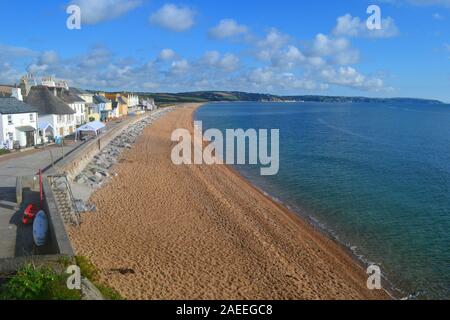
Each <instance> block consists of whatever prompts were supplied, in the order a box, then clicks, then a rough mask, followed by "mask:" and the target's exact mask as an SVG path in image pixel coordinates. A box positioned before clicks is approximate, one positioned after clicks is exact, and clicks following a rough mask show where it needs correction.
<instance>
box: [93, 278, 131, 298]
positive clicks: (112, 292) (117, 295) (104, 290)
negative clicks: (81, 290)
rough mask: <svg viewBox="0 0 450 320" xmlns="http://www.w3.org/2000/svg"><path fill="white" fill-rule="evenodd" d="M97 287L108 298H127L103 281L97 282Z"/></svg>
mask: <svg viewBox="0 0 450 320" xmlns="http://www.w3.org/2000/svg"><path fill="white" fill-rule="evenodd" d="M94 285H95V287H96V288H97V289H98V291H100V293H101V294H102V295H103V297H104V298H105V299H106V300H125V299H124V298H123V297H122V296H121V295H120V293H118V292H117V291H116V290H114V289H113V288H110V287H108V286H105V285H103V284H101V283H98V282H95V283H94Z"/></svg>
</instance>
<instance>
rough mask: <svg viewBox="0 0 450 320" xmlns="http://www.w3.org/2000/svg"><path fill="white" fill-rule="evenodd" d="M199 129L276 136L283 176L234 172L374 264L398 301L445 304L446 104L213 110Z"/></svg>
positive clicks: (249, 168) (449, 217)
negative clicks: (258, 131) (271, 132)
mask: <svg viewBox="0 0 450 320" xmlns="http://www.w3.org/2000/svg"><path fill="white" fill-rule="evenodd" d="M195 118H196V120H201V121H203V129H204V130H206V129H209V128H217V129H220V130H222V131H223V132H224V134H225V130H226V129H244V130H247V129H279V130H280V170H279V173H278V174H277V175H274V176H261V174H260V166H259V165H236V166H235V169H237V170H238V172H239V173H240V174H241V175H243V176H244V177H245V178H246V179H248V180H249V181H250V182H251V183H253V184H254V185H255V186H256V187H257V188H259V189H260V190H261V191H263V192H265V193H266V194H267V195H269V196H270V197H272V198H273V199H274V200H275V201H278V202H280V203H281V204H283V205H284V206H286V207H288V208H289V209H290V210H292V211H294V212H295V213H296V214H298V215H299V216H300V217H302V218H304V219H306V220H307V221H309V222H310V223H312V224H313V225H314V226H316V227H317V228H318V229H319V230H320V231H321V232H323V233H325V234H326V235H327V236H329V237H332V238H333V239H334V240H335V241H337V242H338V243H339V244H341V245H342V246H344V247H345V248H346V249H348V250H349V252H351V254H352V255H353V256H354V257H355V259H357V260H358V261H359V262H360V263H362V264H364V265H372V264H376V265H378V266H379V267H380V268H381V270H382V275H383V281H382V284H383V286H384V287H385V288H386V289H388V290H389V291H390V292H391V293H392V294H393V295H394V296H395V297H397V298H405V299H450V105H445V104H442V105H439V104H429V103H425V102H420V101H417V102H416V101H406V102H401V101H400V102H367V103H319V102H318V103H315V102H303V103H270V102H266V103H256V102H230V103H210V104H206V105H204V106H203V107H202V108H200V109H198V110H197V112H196V114H195Z"/></svg>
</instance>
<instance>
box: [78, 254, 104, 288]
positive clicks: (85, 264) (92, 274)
mask: <svg viewBox="0 0 450 320" xmlns="http://www.w3.org/2000/svg"><path fill="white" fill-rule="evenodd" d="M75 261H76V264H77V266H78V267H79V268H80V271H81V275H82V276H83V277H85V278H88V279H89V280H91V281H92V282H94V281H97V280H98V269H97V267H96V266H94V265H93V264H92V262H90V261H89V259H88V258H86V257H83V256H76V257H75Z"/></svg>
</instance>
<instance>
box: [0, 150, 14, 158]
mask: <svg viewBox="0 0 450 320" xmlns="http://www.w3.org/2000/svg"><path fill="white" fill-rule="evenodd" d="M8 153H11V152H10V151H9V150H5V149H0V156H2V155H4V154H8Z"/></svg>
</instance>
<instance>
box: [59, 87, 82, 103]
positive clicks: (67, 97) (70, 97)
mask: <svg viewBox="0 0 450 320" xmlns="http://www.w3.org/2000/svg"><path fill="white" fill-rule="evenodd" d="M58 97H59V98H61V100H62V101H64V102H65V103H69V104H70V103H77V102H85V101H84V100H83V99H81V98H80V97H79V96H77V95H76V94H75V93H74V92H73V91H72V90H70V91H67V90H63V91H62V92H61V93H60V94H59V96H58Z"/></svg>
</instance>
